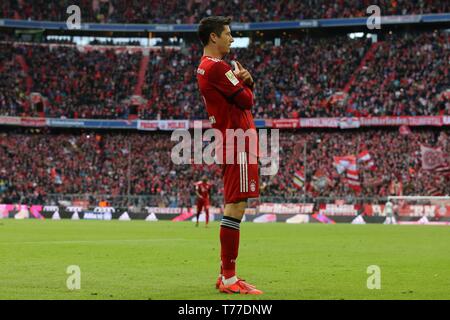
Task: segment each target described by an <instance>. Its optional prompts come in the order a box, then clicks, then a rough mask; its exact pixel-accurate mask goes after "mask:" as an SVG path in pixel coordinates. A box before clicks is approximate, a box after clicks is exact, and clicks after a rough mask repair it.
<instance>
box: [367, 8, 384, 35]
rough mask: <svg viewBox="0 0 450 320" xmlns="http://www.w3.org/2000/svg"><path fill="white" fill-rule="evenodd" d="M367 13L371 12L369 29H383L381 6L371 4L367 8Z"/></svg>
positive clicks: (368, 20) (368, 22) (368, 19)
mask: <svg viewBox="0 0 450 320" xmlns="http://www.w3.org/2000/svg"><path fill="white" fill-rule="evenodd" d="M366 12H367V14H371V16H370V17H368V18H367V21H366V25H367V28H368V29H369V30H373V29H378V30H379V29H381V9H380V7H379V6H376V5H371V6H369V7H368V8H367V10H366Z"/></svg>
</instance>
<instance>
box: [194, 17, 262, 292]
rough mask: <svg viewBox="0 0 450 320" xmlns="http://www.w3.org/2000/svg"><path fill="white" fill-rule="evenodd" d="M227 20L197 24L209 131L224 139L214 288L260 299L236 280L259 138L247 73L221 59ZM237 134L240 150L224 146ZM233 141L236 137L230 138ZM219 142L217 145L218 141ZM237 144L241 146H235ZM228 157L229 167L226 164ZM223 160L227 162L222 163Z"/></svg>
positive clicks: (227, 39)
mask: <svg viewBox="0 0 450 320" xmlns="http://www.w3.org/2000/svg"><path fill="white" fill-rule="evenodd" d="M230 23H231V19H230V18H225V17H208V18H205V19H203V20H202V21H200V25H199V29H198V34H199V38H200V40H201V42H202V44H203V46H204V52H203V57H202V59H201V62H200V65H199V67H198V69H197V80H198V85H199V88H200V92H201V94H202V96H203V99H204V102H205V104H206V110H207V112H208V116H209V120H210V122H211V124H212V127H213V128H214V129H216V130H218V131H220V133H221V134H222V138H223V141H222V142H221V143H220V145H219V147H220V148H219V149H217V148H216V154H217V150H219V154H220V153H223V163H224V164H222V173H223V181H224V199H225V208H224V217H223V219H222V221H221V225H220V244H221V269H220V276H219V279H218V280H217V283H216V288H217V289H219V291H220V292H224V293H238V294H261V293H262V291H260V290H258V289H256V288H255V286H253V285H250V284H248V283H247V282H245V281H244V280H242V279H240V278H238V277H237V276H236V259H237V257H238V251H239V235H240V232H239V230H240V222H241V220H242V217H243V215H244V212H245V209H246V207H247V199H249V198H257V197H259V177H258V162H257V160H255V159H257V133H256V128H255V124H254V121H253V116H252V114H251V111H250V109H251V108H252V106H253V104H254V103H253V88H254V85H255V84H254V81H253V78H252V76H251V74H250V72H249V71H248V70H246V69H245V68H244V67H243V66H242V65H241V64H240V63H239V62H235V65H234V70H232V69H231V67H230V65H229V64H227V63H226V62H225V61H224V60H222V59H223V58H224V56H225V55H227V54H228V53H229V52H230V47H231V43H232V42H233V37H232V36H231V30H230ZM230 129H234V131H238V130H241V132H242V131H243V132H245V133H246V135H248V136H247V138H249V141H250V142H248V143H247V140H246V139H245V138H244V142H243V144H244V149H242V148H236V147H235V146H232V147H231V148H230V146H229V145H228V144H227V140H230V137H229V135H228V132H229V131H230ZM232 139H235V137H232ZM216 141H217V140H216ZM238 144H239V142H238ZM228 157H230V158H231V160H232V161H231V163H230V162H229V161H228ZM225 159H226V160H225Z"/></svg>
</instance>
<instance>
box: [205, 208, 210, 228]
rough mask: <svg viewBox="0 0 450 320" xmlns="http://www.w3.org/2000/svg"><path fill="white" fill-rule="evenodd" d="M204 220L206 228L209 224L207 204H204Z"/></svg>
mask: <svg viewBox="0 0 450 320" xmlns="http://www.w3.org/2000/svg"><path fill="white" fill-rule="evenodd" d="M205 219H206V220H205V221H206V223H205V227H207V226H208V223H209V204H205Z"/></svg>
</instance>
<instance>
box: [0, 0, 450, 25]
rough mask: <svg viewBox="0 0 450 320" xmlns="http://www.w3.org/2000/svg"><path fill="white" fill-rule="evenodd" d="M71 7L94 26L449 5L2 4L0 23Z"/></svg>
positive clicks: (87, 0)
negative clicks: (0, 21)
mask: <svg viewBox="0 0 450 320" xmlns="http://www.w3.org/2000/svg"><path fill="white" fill-rule="evenodd" d="M74 4H75V5H78V6H79V7H80V9H81V10H80V11H81V17H82V21H83V22H98V23H177V24H180V23H197V22H198V21H199V20H200V19H201V18H203V17H205V16H209V15H226V16H231V17H233V20H235V21H239V22H261V21H281V20H299V19H329V18H347V17H362V16H367V13H366V9H367V7H369V6H370V5H378V6H379V7H380V9H381V13H382V14H383V15H406V14H425V13H442V12H450V5H449V3H448V2H447V1H438V0H370V1H368V0H363V1H361V0H339V1H331V0H304V1H293V0H246V1H242V0H232V1H212V0H166V1H159V0H153V1H148V0H133V1H131V0H78V1H69V0H62V1H45V0H5V1H2V3H1V4H0V18H12V19H25V20H28V19H30V20H51V21H66V20H67V17H68V16H69V14H68V13H67V12H66V10H67V8H68V7H69V6H70V5H74Z"/></svg>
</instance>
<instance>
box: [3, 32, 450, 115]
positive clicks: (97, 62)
mask: <svg viewBox="0 0 450 320" xmlns="http://www.w3.org/2000/svg"><path fill="white" fill-rule="evenodd" d="M200 56H201V48H200V47H199V46H198V45H195V44H193V45H192V46H190V47H189V48H187V49H186V50H178V49H161V50H152V51H150V52H149V56H145V57H144V56H143V55H142V53H141V52H140V51H136V52H132V53H128V52H115V50H113V49H107V50H97V49H92V50H89V51H87V52H80V49H79V48H78V47H76V46H70V45H28V44H16V45H14V51H13V52H11V46H10V45H8V44H3V45H1V46H0V59H1V60H0V62H2V65H4V68H3V69H4V70H2V71H3V72H2V75H1V78H0V88H2V89H3V88H4V89H3V90H2V91H1V93H0V115H8V116H37V115H45V116H47V117H52V118H59V117H67V118H90V119H98V118H103V119H127V118H129V116H130V113H129V108H128V104H129V103H128V101H129V98H130V96H132V95H133V93H135V92H137V91H141V92H142V97H143V98H144V99H145V103H142V105H141V107H139V109H138V111H137V116H138V117H139V118H140V119H206V113H205V110H204V106H203V102H202V99H201V98H200V96H199V93H198V90H197V83H196V79H195V69H196V64H197V63H198V61H199V58H200ZM233 58H237V59H239V60H241V61H242V63H243V64H244V65H245V66H247V67H248V68H250V69H251V70H252V71H253V74H254V78H255V79H256V84H257V85H256V91H255V97H256V105H255V108H254V116H255V118H299V117H307V118H313V117H345V116H359V117H361V116H364V117H367V116H386V115H389V116H392V115H395V116H400V115H404V116H406V115H412V116H415V115H443V114H447V115H448V114H450V103H449V100H448V95H446V94H444V93H445V92H446V90H447V89H449V87H450V80H449V79H450V77H449V74H448V61H449V60H450V50H449V33H447V32H425V33H406V34H398V35H397V34H395V35H386V39H384V41H379V42H376V43H374V44H371V43H370V41H369V40H368V39H364V38H363V39H361V38H359V39H354V40H350V39H349V38H348V37H347V36H334V37H326V38H317V37H304V38H302V39H300V40H294V41H292V42H290V43H286V44H284V45H281V46H274V45H273V44H267V43H253V44H251V45H250V46H249V47H248V48H245V49H236V50H235V51H234V53H233V56H230V57H229V59H230V60H231V59H233ZM144 59H145V60H144ZM147 61H148V64H147V66H142V63H141V62H147ZM411 61H414V62H413V63H411ZM140 68H144V71H145V77H144V79H143V82H142V83H141V88H139V89H137V86H138V82H139V81H138V80H139V74H140V71H141V70H140ZM30 92H37V93H40V94H41V95H42V96H43V97H44V98H45V99H46V101H47V103H45V106H44V108H43V110H42V112H41V113H38V110H35V108H32V107H31V106H30V102H29V99H27V94H29V93H30ZM339 94H341V95H342V96H343V98H342V99H340V100H337V99H335V96H336V95H339ZM417 102H418V103H417Z"/></svg>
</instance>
